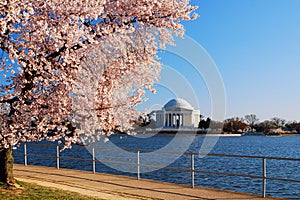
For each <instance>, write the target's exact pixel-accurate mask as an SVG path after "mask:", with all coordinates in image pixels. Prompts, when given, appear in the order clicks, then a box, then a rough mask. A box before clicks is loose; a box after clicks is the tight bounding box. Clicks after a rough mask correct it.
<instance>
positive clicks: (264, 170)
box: [14, 143, 300, 198]
mask: <svg viewBox="0 0 300 200" xmlns="http://www.w3.org/2000/svg"><path fill="white" fill-rule="evenodd" d="M34 145H36V146H55V145H51V144H34ZM73 148H91V149H92V153H91V154H92V155H91V158H90V159H87V158H73V157H62V156H61V155H60V149H59V145H56V155H55V156H48V155H47V156H46V155H40V154H28V152H27V144H26V143H25V144H24V147H23V149H24V153H23V154H17V153H15V154H14V155H15V156H23V157H24V165H25V166H27V165H28V157H29V156H33V157H43V158H55V159H56V168H57V169H59V168H60V160H61V159H68V160H81V161H91V163H92V171H93V173H96V162H102V163H112V164H123V165H132V166H136V169H137V170H136V174H137V177H136V178H137V179H138V180H139V179H140V174H141V170H140V168H141V167H148V168H154V169H161V168H163V169H168V170H176V171H186V172H190V174H191V187H193V188H194V187H195V173H206V174H217V175H227V176H237V177H247V178H256V179H261V181H262V184H261V185H262V190H261V191H262V192H261V196H262V197H263V198H265V197H266V185H267V180H276V181H286V182H296V183H300V180H295V179H287V178H278V177H267V165H266V163H267V160H283V161H296V162H300V158H280V157H271V156H245V155H234V154H206V155H204V154H201V153H197V152H167V151H159V150H155V151H156V152H159V153H165V154H181V155H190V168H181V167H169V166H166V167H163V166H156V165H149V164H142V163H141V162H140V156H141V155H140V154H141V152H153V150H140V149H132V148H122V149H123V150H127V151H131V152H136V156H137V157H136V163H131V162H119V161H110V160H97V159H95V148H99V149H109V150H119V149H116V148H115V149H114V148H105V147H97V146H75V147H73ZM195 155H199V156H208V157H230V158H248V159H261V168H262V174H261V175H251V174H242V173H229V172H220V171H209V170H199V169H195Z"/></svg>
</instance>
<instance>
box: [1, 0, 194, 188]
mask: <svg viewBox="0 0 300 200" xmlns="http://www.w3.org/2000/svg"><path fill="white" fill-rule="evenodd" d="M195 9H196V7H194V6H191V5H189V1H188V0H151V1H150V0H119V1H117V0H89V1H87V0H65V1H60V0H49V1H42V0H2V1H1V2H0V54H1V55H2V56H1V58H0V62H1V64H0V67H1V69H0V70H1V74H2V75H3V78H4V80H5V83H4V82H3V84H2V85H1V88H0V115H1V118H0V124H1V126H0V181H1V182H6V183H9V184H13V183H14V179H13V174H12V164H13V157H12V147H13V146H14V145H17V144H19V143H20V142H30V141H40V140H43V139H47V140H50V141H55V140H62V141H64V147H65V148H68V147H71V144H72V143H75V142H83V141H86V140H88V141H89V142H93V141H95V140H96V139H99V137H100V136H102V135H107V136H109V135H110V134H112V133H113V132H114V131H115V130H120V131H125V130H130V129H131V127H132V122H133V120H132V119H133V118H134V117H135V116H136V115H138V112H137V111H136V109H135V105H136V104H138V103H141V102H142V101H143V100H144V93H145V89H149V90H151V91H154V90H153V89H152V88H151V86H152V85H153V83H154V81H156V80H157V77H158V75H159V71H160V64H159V62H158V59H157V57H156V54H157V51H158V49H159V48H164V47H165V45H166V44H171V43H172V34H177V35H181V36H182V35H183V33H184V27H183V25H182V24H181V21H183V20H191V19H193V18H195V17H196V15H195V14H194V10H195Z"/></svg>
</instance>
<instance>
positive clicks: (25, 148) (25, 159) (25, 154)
mask: <svg viewBox="0 0 300 200" xmlns="http://www.w3.org/2000/svg"><path fill="white" fill-rule="evenodd" d="M24 165H25V166H27V147H26V143H24Z"/></svg>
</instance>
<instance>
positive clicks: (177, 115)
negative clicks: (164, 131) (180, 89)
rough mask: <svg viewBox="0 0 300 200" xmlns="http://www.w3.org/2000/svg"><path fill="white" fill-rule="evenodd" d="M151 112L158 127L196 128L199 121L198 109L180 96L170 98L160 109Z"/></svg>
mask: <svg viewBox="0 0 300 200" xmlns="http://www.w3.org/2000/svg"><path fill="white" fill-rule="evenodd" d="M152 113H153V114H155V118H156V127H158V128H197V127H198V124H199V121H200V111H199V110H196V109H194V108H193V106H191V104H190V103H188V102H187V101H186V100H185V99H181V98H176V99H172V100H170V101H169V102H168V103H166V104H165V105H164V106H163V107H162V109H161V110H156V111H153V112H152Z"/></svg>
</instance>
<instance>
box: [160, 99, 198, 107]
mask: <svg viewBox="0 0 300 200" xmlns="http://www.w3.org/2000/svg"><path fill="white" fill-rule="evenodd" d="M163 109H164V110H174V109H186V110H194V108H193V106H191V104H189V103H188V102H187V101H186V100H184V99H181V98H176V99H172V100H170V101H169V102H168V103H166V104H165V106H164V107H163Z"/></svg>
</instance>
